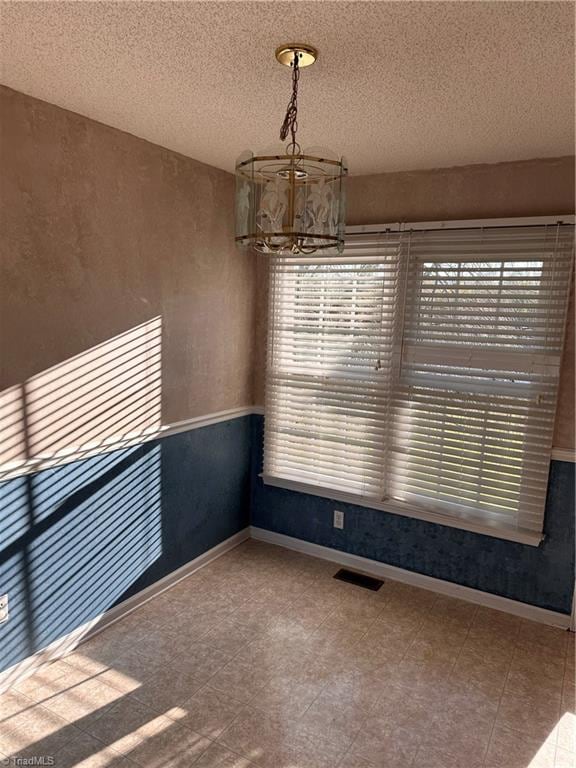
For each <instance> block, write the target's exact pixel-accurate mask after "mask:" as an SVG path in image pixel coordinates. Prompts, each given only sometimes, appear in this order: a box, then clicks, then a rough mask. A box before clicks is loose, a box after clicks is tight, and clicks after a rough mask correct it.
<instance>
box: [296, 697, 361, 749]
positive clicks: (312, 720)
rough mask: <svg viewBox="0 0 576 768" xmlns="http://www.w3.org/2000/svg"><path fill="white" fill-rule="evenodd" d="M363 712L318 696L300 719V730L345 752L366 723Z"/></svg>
mask: <svg viewBox="0 0 576 768" xmlns="http://www.w3.org/2000/svg"><path fill="white" fill-rule="evenodd" d="M366 718H367V714H366V712H365V711H364V710H362V709H360V708H358V707H355V706H354V705H350V704H347V703H346V702H343V701H341V700H336V699H332V698H328V697H324V696H322V695H320V696H319V697H318V698H317V699H316V700H315V701H314V702H313V703H312V704H311V706H310V707H309V708H308V709H307V710H306V712H305V713H304V714H303V715H302V716H301V717H300V719H299V723H300V725H301V726H302V729H303V730H305V731H308V732H309V733H311V734H318V736H319V737H322V738H325V739H327V740H328V741H329V742H331V743H332V744H334V745H336V746H337V747H339V748H341V749H343V750H347V749H348V748H349V747H350V745H351V744H352V742H353V741H354V739H355V738H356V736H357V735H358V732H359V731H360V729H361V727H362V726H363V725H364V723H365V722H366Z"/></svg>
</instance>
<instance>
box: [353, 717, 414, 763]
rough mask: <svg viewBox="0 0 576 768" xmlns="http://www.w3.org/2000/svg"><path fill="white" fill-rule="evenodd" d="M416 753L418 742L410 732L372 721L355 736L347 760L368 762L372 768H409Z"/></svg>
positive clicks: (381, 720)
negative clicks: (354, 759)
mask: <svg viewBox="0 0 576 768" xmlns="http://www.w3.org/2000/svg"><path fill="white" fill-rule="evenodd" d="M417 751H418V741H417V740H416V739H414V737H413V734H411V733H410V731H408V730H404V729H403V728H398V727H396V726H393V725H390V724H389V723H387V722H386V720H385V719H372V720H370V721H369V722H368V723H367V724H366V726H365V727H364V728H362V730H361V731H360V732H359V733H358V735H357V736H356V739H355V740H354V743H353V745H352V747H351V748H350V751H349V760H351V759H352V758H353V757H354V758H361V759H364V760H368V761H369V762H370V763H371V764H373V765H374V768H411V766H412V762H413V761H414V758H415V756H416V752H417Z"/></svg>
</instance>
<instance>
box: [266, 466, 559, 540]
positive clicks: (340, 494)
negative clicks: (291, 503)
mask: <svg viewBox="0 0 576 768" xmlns="http://www.w3.org/2000/svg"><path fill="white" fill-rule="evenodd" d="M260 477H261V478H262V480H263V482H264V484H265V485H271V486H275V487H276V488H284V489H285V490H289V491H298V492H300V493H308V494H310V495H312V496H321V497H322V498H325V499H333V500H334V501H343V502H346V503H348V504H355V505H356V506H358V507H368V508H369V509H377V510H382V512H389V513H390V514H393V515H402V516H403V517H413V518H416V519H417V520H424V521H426V522H428V523H435V524H436V525H444V526H448V527H450V528H460V529H461V530H464V531H470V532H472V533H479V534H482V535H484V536H492V537H493V538H495V539H505V540H506V541H514V542H516V543H518V544H528V545H529V546H531V547H537V546H539V545H540V543H541V542H542V541H544V534H542V533H537V532H534V531H519V530H513V529H508V528H502V527H498V526H493V525H489V524H488V523H486V522H484V521H481V522H480V521H478V522H477V521H474V520H471V519H469V518H468V519H464V518H459V517H450V516H448V515H442V514H439V513H438V512H430V511H427V510H424V509H420V508H418V507H414V506H412V505H410V504H406V503H404V502H401V501H394V500H390V501H377V500H376V499H369V498H367V497H364V496H356V495H355V494H352V493H345V492H344V491H337V490H334V489H333V488H322V487H320V486H315V485H308V484H307V483H300V482H297V481H296V480H289V479H287V478H283V477H275V476H273V475H266V474H261V475H260Z"/></svg>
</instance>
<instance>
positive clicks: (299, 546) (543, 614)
mask: <svg viewBox="0 0 576 768" xmlns="http://www.w3.org/2000/svg"><path fill="white" fill-rule="evenodd" d="M250 536H251V538H253V539H256V540H258V541H265V542H267V543H268V544H276V545H278V546H280V547H285V548H286V549H293V550H295V551H296V552H302V553H303V554H305V555H312V556H313V557H319V558H321V559H322V560H330V561H331V562H334V563H337V564H338V565H343V566H346V567H348V568H354V569H355V570H357V571H363V572H364V573H368V574H370V575H372V576H378V577H379V578H381V579H391V580H393V581H401V582H402V583H403V584H411V585H412V586H414V587H420V588H421V589H429V590H431V591H432V592H438V593H439V594H441V595H447V596H448V597H457V598H459V599H460V600H467V601H468V602H470V603H476V604H477V605H483V606H486V607H487V608H494V609H496V610H497V611H504V612H506V613H512V614H514V616H520V617H521V618H523V619H530V620H531V621H538V622H540V623H541V624H549V625H551V626H553V627H561V628H562V629H569V628H570V616H569V615H567V614H563V613H558V612H557V611H549V610H546V609H545V608H538V607H537V606H535V605H528V603H521V602H519V601H518V600H510V599H509V598H507V597H500V596H499V595H492V594H490V592H482V591H481V590H479V589H472V588H471V587H464V586H461V585H460V584H454V583H453V582H451V581H444V580H443V579H435V578H433V577H432V576H425V575H424V574H421V573H415V572H414V571H406V570H404V568H397V567H396V566H394V565H386V564H385V563H380V562H378V561H377V560H370V559H369V558H366V557H360V556H359V555H350V554H348V553H347V552H341V551H340V550H337V549H331V548H330V547H322V546H320V545H319V544H311V543H310V542H308V541H304V540H302V539H296V538H294V537H293V536H285V535H284V534H282V533H275V532H274V531H267V530H265V529H264V528H257V527H255V526H251V527H250Z"/></svg>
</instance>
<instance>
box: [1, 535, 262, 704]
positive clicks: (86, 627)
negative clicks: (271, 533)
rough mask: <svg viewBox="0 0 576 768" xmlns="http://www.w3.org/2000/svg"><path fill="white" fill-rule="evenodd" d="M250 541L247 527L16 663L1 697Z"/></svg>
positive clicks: (4, 677) (5, 677)
mask: <svg viewBox="0 0 576 768" xmlns="http://www.w3.org/2000/svg"><path fill="white" fill-rule="evenodd" d="M249 538H250V529H249V528H244V529H243V530H241V531H239V532H238V533H235V534H234V535H233V536H230V537H229V538H228V539H226V540H225V541H222V542H220V544H217V545H216V546H215V547H212V549H209V550H208V551H207V552H204V553H203V554H201V555H199V556H198V557H196V558H194V560H190V562H188V563H186V564H185V565H183V566H182V567H180V568H178V569H176V570H175V571H172V573H169V574H168V575H167V576H164V577H163V578H162V579H159V580H158V581H156V582H154V584H151V585H150V586H149V587H146V588H145V589H143V590H142V591H141V592H138V594H136V595H134V596H133V597H130V598H128V600H125V601H124V602H122V603H120V604H119V605H116V606H115V607H114V608H111V609H110V610H109V611H106V612H105V613H102V614H101V615H100V616H96V617H95V618H94V619H91V620H90V621H88V622H86V623H85V624H82V625H81V626H80V627H78V628H77V629H75V630H73V631H72V632H70V633H69V634H67V635H64V637H61V638H59V639H58V640H55V641H54V642H53V643H51V644H50V645H48V646H47V647H46V648H43V649H42V650H40V651H38V652H37V653H35V654H34V655H33V656H29V657H28V658H26V659H23V660H22V661H19V662H18V663H17V664H14V666H12V667H9V668H8V669H7V670H5V671H4V672H1V673H0V694H1V693H4V692H5V691H7V690H8V688H11V687H12V686H13V685H15V684H16V683H17V682H19V681H21V680H23V679H25V678H26V677H29V676H30V675H32V674H34V672H36V671H38V669H39V668H40V667H41V666H42V665H44V664H46V663H48V662H51V661H55V660H56V659H59V658H62V657H63V656H67V655H68V654H69V653H71V652H72V651H73V650H74V649H75V648H77V647H78V646H79V645H80V644H81V643H83V642H85V641H86V640H88V639H89V638H91V637H94V635H97V634H98V633H99V632H102V630H104V629H106V628H107V627H109V626H110V625H111V624H114V623H115V622H116V621H119V620H120V619H123V618H124V617H125V616H127V615H128V614H129V613H132V611H135V610H136V609H137V608H140V607H141V606H142V605H144V603H147V602H148V601H149V600H152V598H154V597H157V596H158V595H159V594H161V593H162V592H165V591H166V590H167V589H170V588H171V587H173V586H174V585H175V584H177V583H178V582H179V581H182V580H183V579H185V578H187V577H188V576H190V575H191V574H192V573H195V572H196V571H198V570H199V569H200V568H203V567H204V566H205V565H208V563H211V562H212V561H213V560H216V558H218V557H220V556H221V555H223V554H225V553H226V552H229V551H230V550H231V549H234V547H237V546H238V545H239V544H241V543H242V542H243V541H246V539H249Z"/></svg>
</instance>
